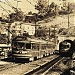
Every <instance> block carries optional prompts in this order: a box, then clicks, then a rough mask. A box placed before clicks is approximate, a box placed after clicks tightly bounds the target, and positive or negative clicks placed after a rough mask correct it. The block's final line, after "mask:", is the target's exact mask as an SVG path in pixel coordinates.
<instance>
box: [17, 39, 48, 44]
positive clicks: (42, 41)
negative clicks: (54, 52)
mask: <svg viewBox="0 0 75 75" xmlns="http://www.w3.org/2000/svg"><path fill="white" fill-rule="evenodd" d="M17 42H18V43H40V44H46V43H47V42H46V41H44V40H40V39H31V38H28V40H25V41H17Z"/></svg>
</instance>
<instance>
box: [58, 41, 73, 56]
mask: <svg viewBox="0 0 75 75" xmlns="http://www.w3.org/2000/svg"><path fill="white" fill-rule="evenodd" d="M73 52H74V42H73V41H72V40H64V41H62V42H60V44H59V53H60V55H61V56H64V57H71V56H72V54H73Z"/></svg>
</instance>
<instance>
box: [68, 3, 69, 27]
mask: <svg viewBox="0 0 75 75" xmlns="http://www.w3.org/2000/svg"><path fill="white" fill-rule="evenodd" d="M68 12H69V2H68ZM68 28H69V13H68Z"/></svg>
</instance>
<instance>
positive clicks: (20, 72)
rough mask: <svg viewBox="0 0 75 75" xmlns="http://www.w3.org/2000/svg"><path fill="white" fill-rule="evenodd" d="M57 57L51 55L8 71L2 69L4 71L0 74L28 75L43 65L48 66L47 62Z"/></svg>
mask: <svg viewBox="0 0 75 75" xmlns="http://www.w3.org/2000/svg"><path fill="white" fill-rule="evenodd" d="M58 57H59V56H58V55H51V56H49V57H45V58H41V59H39V60H36V61H33V62H29V63H25V64H20V65H18V66H14V67H12V68H8V69H4V70H2V71H0V74H4V75H24V74H28V73H29V72H31V71H35V70H36V69H39V68H40V67H43V66H44V65H46V64H48V62H51V61H53V60H54V59H56V58H58ZM30 75H31V74H30Z"/></svg>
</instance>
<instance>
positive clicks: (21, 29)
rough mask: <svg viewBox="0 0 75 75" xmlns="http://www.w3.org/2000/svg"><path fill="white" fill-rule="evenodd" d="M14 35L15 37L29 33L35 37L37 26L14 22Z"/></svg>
mask: <svg viewBox="0 0 75 75" xmlns="http://www.w3.org/2000/svg"><path fill="white" fill-rule="evenodd" d="M11 28H12V33H13V34H15V35H20V34H21V35H22V34H23V33H25V32H27V33H28V34H29V35H30V36H32V35H35V24H33V23H21V22H14V23H13V24H12V27H11Z"/></svg>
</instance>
